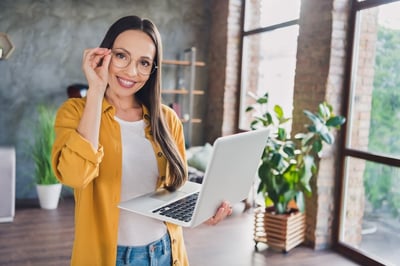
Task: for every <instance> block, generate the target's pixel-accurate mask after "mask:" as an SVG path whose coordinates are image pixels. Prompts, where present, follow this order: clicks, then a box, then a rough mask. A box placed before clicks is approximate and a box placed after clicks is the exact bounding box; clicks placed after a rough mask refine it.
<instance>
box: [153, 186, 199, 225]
mask: <svg viewBox="0 0 400 266" xmlns="http://www.w3.org/2000/svg"><path fill="white" fill-rule="evenodd" d="M198 196H199V192H197V193H194V194H191V195H189V196H187V197H185V198H183V199H180V200H177V201H174V202H172V203H170V204H168V205H165V206H163V207H161V208H158V209H156V210H154V211H153V213H159V214H160V215H163V216H166V217H170V218H174V219H177V220H180V221H184V222H189V221H190V220H191V219H192V215H193V211H194V207H195V206H196V201H197V197H198Z"/></svg>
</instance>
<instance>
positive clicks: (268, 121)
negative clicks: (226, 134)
mask: <svg viewBox="0 0 400 266" xmlns="http://www.w3.org/2000/svg"><path fill="white" fill-rule="evenodd" d="M253 97H254V99H255V101H256V102H255V104H254V105H252V106H249V107H248V108H247V109H246V112H253V111H255V110H257V111H258V113H257V115H254V118H253V120H252V121H251V124H250V127H251V129H257V128H259V127H267V126H269V127H272V128H273V129H274V130H273V132H274V133H273V135H272V136H271V137H270V138H269V139H268V141H267V144H266V146H265V149H264V153H263V155H262V158H261V164H260V166H259V169H258V176H259V181H260V182H259V186H258V193H261V195H262V196H263V199H264V201H265V202H264V203H265V210H262V216H263V217H262V218H263V219H264V220H263V221H264V222H265V223H267V220H268V219H269V218H271V217H273V216H274V215H281V216H284V217H286V218H287V219H289V221H288V220H286V224H285V225H284V226H283V227H282V228H284V229H285V230H286V231H291V230H292V229H290V228H288V226H289V224H290V219H293V223H294V224H297V225H299V226H300V227H299V228H298V230H294V231H295V232H296V233H297V235H296V236H294V238H295V239H290V237H289V238H288V237H286V236H285V237H284V238H283V239H282V240H284V242H283V243H279V244H277V243H276V242H277V241H278V239H272V238H273V235H274V233H271V232H270V233H268V232H267V231H265V232H262V233H261V237H257V236H256V234H255V241H256V244H257V242H267V244H268V245H269V246H276V247H278V248H279V249H282V250H284V251H288V250H289V249H291V248H293V247H294V246H296V245H298V244H300V243H301V242H303V241H304V224H303V225H301V222H299V221H300V220H301V221H303V223H304V220H305V218H304V209H305V207H304V195H306V196H311V193H312V190H311V185H310V181H311V178H312V177H313V176H314V175H315V174H316V172H317V167H316V164H315V161H316V160H317V159H318V158H319V155H320V152H321V150H322V148H323V145H324V143H326V144H333V143H334V136H333V134H332V130H334V129H339V128H340V127H341V125H343V123H344V122H345V118H344V117H343V116H336V115H334V114H333V110H332V106H331V105H329V104H328V103H326V102H323V103H320V104H319V105H318V111H317V112H316V113H312V112H310V111H308V110H305V111H304V114H305V115H306V116H307V117H308V118H309V120H310V124H307V125H305V128H306V132H304V133H298V134H296V135H295V136H294V138H291V136H290V135H289V134H288V132H287V129H286V128H285V127H284V125H285V123H286V122H287V121H289V120H290V119H289V118H287V117H285V115H284V112H283V110H282V108H281V107H280V106H279V105H275V106H274V109H273V112H270V111H269V110H268V93H267V94H265V95H263V96H261V97H256V96H254V95H253ZM264 213H265V214H264ZM294 214H296V215H297V216H298V217H299V218H298V219H297V218H295V216H294ZM257 215H258V216H260V215H259V214H256V219H257ZM266 215H268V217H266ZM280 218H282V217H280ZM268 227H271V225H269V226H267V225H265V230H268ZM278 227H279V226H278ZM275 229H276V228H275ZM302 230H303V235H299V232H301V231H302ZM292 231H293V230H292ZM278 235H281V234H278ZM279 237H280V236H279ZM279 237H278V238H279ZM258 240H259V241H258Z"/></svg>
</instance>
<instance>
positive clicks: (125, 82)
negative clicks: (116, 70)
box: [117, 77, 136, 89]
mask: <svg viewBox="0 0 400 266" xmlns="http://www.w3.org/2000/svg"><path fill="white" fill-rule="evenodd" d="M117 80H118V83H119V85H121V86H122V87H124V88H128V89H129V88H132V87H133V86H134V85H135V84H136V82H134V81H131V80H127V79H123V78H120V77H117Z"/></svg>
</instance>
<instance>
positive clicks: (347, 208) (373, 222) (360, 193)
mask: <svg viewBox="0 0 400 266" xmlns="http://www.w3.org/2000/svg"><path fill="white" fill-rule="evenodd" d="M346 169H347V173H346V175H345V183H346V189H345V195H344V196H345V199H346V200H345V201H344V202H345V203H344V206H343V208H342V222H341V227H340V236H339V241H341V242H343V243H344V244H346V245H349V246H351V247H353V248H354V249H357V250H360V251H362V252H364V253H367V254H368V256H371V257H374V258H376V259H378V260H379V261H382V262H387V263H388V264H389V263H390V264H393V265H394V264H395V263H398V262H399V261H400V253H399V252H396V251H398V249H399V244H400V169H399V168H397V167H390V166H386V165H382V164H378V163H373V162H368V161H364V160H361V159H355V158H347V160H346ZM385 264H386V263H385Z"/></svg>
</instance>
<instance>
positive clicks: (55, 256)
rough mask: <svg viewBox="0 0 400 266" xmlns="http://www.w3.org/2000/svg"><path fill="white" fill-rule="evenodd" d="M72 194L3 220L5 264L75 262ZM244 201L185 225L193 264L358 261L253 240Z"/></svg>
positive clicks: (1, 260)
mask: <svg viewBox="0 0 400 266" xmlns="http://www.w3.org/2000/svg"><path fill="white" fill-rule="evenodd" d="M73 207H74V203H73V200H72V199H64V200H62V201H61V202H60V205H59V208H58V209H57V210H51V211H49V210H42V209H40V208H39V207H38V206H37V205H36V204H33V205H32V204H30V205H29V204H28V205H27V204H24V207H19V208H17V210H16V215H15V219H14V221H13V222H12V223H0V265H1V266H5V265H18V266H20V265H40V266H45V265H57V266H62V265H69V257H70V253H71V246H72V240H73ZM241 210H242V209H241V206H240V205H238V206H236V207H235V211H234V214H233V215H232V216H231V217H229V218H228V219H227V220H225V221H223V222H222V223H220V224H219V225H217V226H205V225H201V226H199V227H197V228H195V229H184V234H185V241H186V246H187V249H188V255H189V260H190V262H191V265H194V266H198V265H199V266H200V265H211V266H212V265H218V266H223V265H238V266H247V265H254V266H258V265H260V266H261V265H329V266H339V265H340V266H347V265H349V266H350V265H357V264H355V263H353V262H351V261H349V260H347V259H345V258H343V257H342V256H340V255H338V254H336V253H334V252H331V251H314V250H312V249H310V248H308V247H304V246H299V247H297V248H295V249H293V250H291V251H290V252H289V253H288V254H283V253H282V252H279V251H275V250H271V249H268V247H267V246H266V245H264V244H262V243H261V244H259V250H258V251H255V249H254V242H253V240H252V233H253V215H252V214H251V212H247V213H242V212H241Z"/></svg>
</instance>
